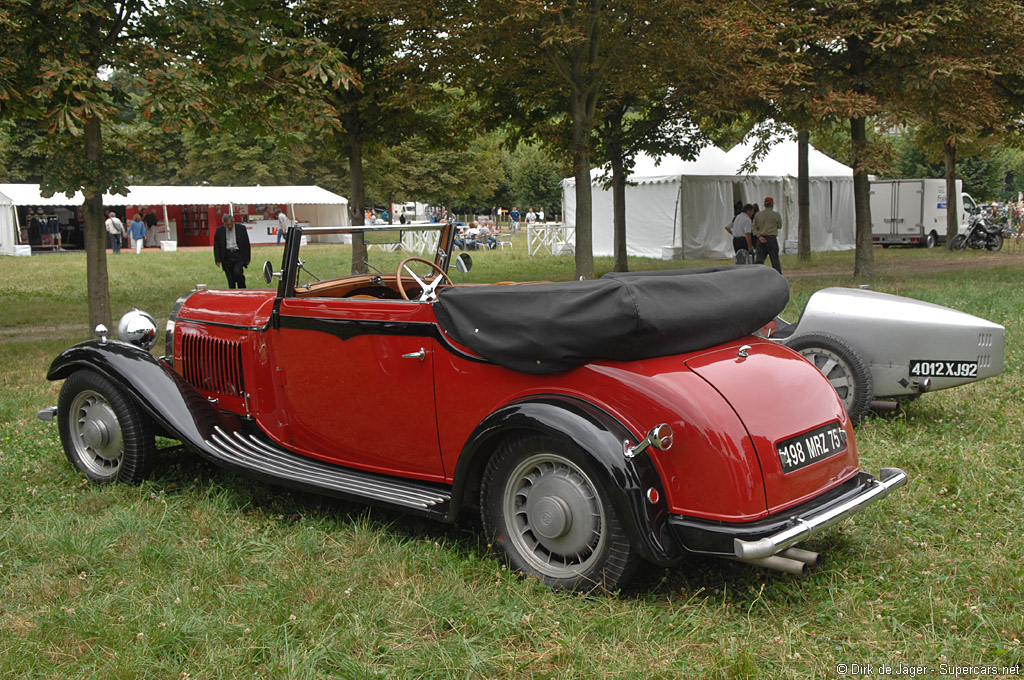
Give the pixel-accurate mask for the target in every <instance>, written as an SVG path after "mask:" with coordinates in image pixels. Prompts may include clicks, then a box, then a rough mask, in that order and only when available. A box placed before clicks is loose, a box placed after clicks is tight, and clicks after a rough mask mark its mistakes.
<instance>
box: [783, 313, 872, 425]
mask: <svg viewBox="0 0 1024 680" xmlns="http://www.w3.org/2000/svg"><path fill="white" fill-rule="evenodd" d="M786 345H787V346H788V347H789V348H790V349H792V350H795V351H797V352H799V353H800V354H802V355H803V356H804V358H805V359H807V360H808V361H810V362H811V363H812V364H814V365H815V367H817V369H818V370H819V371H821V372H822V374H824V376H825V377H826V378H827V379H828V381H829V382H830V383H832V387H833V388H834V389H835V391H836V394H838V395H839V399H840V401H842V402H843V406H844V407H845V408H846V412H847V414H849V416H850V420H851V421H853V424H854V425H856V424H857V423H859V422H860V420H861V418H863V417H864V416H865V415H866V414H867V412H868V409H869V408H871V398H872V393H873V390H874V384H873V382H872V380H871V370H870V368H869V367H868V364H867V362H866V361H864V358H863V357H861V355H860V352H858V351H857V350H855V349H854V348H853V347H851V346H850V344H849V343H848V342H846V341H845V340H843V339H842V338H840V337H839V336H836V335H832V334H831V333H803V334H801V335H797V336H796V337H794V338H793V339H792V340H790V341H789V342H787V343H786Z"/></svg>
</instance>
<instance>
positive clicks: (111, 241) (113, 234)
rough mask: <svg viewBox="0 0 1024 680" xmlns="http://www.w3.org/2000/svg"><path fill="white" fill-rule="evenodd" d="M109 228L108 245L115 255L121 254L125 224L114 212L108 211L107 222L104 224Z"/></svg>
mask: <svg viewBox="0 0 1024 680" xmlns="http://www.w3.org/2000/svg"><path fill="white" fill-rule="evenodd" d="M104 226H106V228H107V244H108V245H109V246H110V249H111V250H113V251H114V255H120V254H121V234H123V233H124V224H122V223H121V219H120V218H119V217H118V216H117V213H115V212H114V211H113V210H108V211H107V221H106V222H105V223H104Z"/></svg>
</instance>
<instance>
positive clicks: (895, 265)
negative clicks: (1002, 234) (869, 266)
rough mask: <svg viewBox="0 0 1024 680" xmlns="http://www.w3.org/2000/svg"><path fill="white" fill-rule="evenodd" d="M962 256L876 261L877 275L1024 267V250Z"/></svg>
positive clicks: (823, 273)
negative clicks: (1020, 251) (1021, 251)
mask: <svg viewBox="0 0 1024 680" xmlns="http://www.w3.org/2000/svg"><path fill="white" fill-rule="evenodd" d="M961 254H962V255H963V257H962V258H953V257H946V258H942V259H935V260H931V259H910V258H893V259H891V260H886V261H879V260H878V259H876V260H875V275H876V276H895V275H897V274H900V275H913V274H937V273H939V272H946V271H958V270H962V269H984V268H987V267H1004V266H1017V267H1024V253H983V254H978V253H961ZM785 275H786V278H787V279H790V280H796V279H815V278H825V277H835V276H852V275H853V263H852V262H851V263H850V266H849V267H843V268H838V267H829V268H818V267H813V266H812V267H811V268H809V269H799V270H796V271H787V272H786V273H785Z"/></svg>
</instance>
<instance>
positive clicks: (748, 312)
mask: <svg viewBox="0 0 1024 680" xmlns="http://www.w3.org/2000/svg"><path fill="white" fill-rule="evenodd" d="M788 300H789V283H788V282H787V281H786V279H785V278H783V277H782V275H780V274H779V273H778V272H776V271H775V270H774V269H772V268H770V267H762V266H734V265H730V266H721V267H703V268H699V269H675V270H668V271H654V272H627V273H612V274H607V275H605V276H603V277H602V278H600V279H598V280H596V281H569V282H564V283H562V282H560V283H536V284H525V285H512V286H451V287H448V288H442V289H440V290H439V293H438V300H437V302H436V303H435V304H434V309H435V312H436V314H437V319H438V321H439V322H440V324H441V327H442V328H443V329H444V331H445V332H446V333H447V334H448V335H449V336H450V337H451V338H452V339H454V340H455V341H456V342H459V343H460V344H462V345H465V346H466V347H468V348H469V349H471V350H473V351H474V352H476V353H477V354H479V355H480V356H481V357H483V358H485V359H487V360H489V361H492V362H494V363H495V364H498V365H499V366H504V367H506V368H510V369H512V370H515V371H522V372H525V373H556V372H558V371H564V370H567V369H570V368H574V367H576V366H579V365H581V364H585V363H587V362H590V361H594V360H597V359H609V360H615V361H631V360H635V359H648V358H651V357H657V356H667V355H672V354H681V353H683V352H692V351H695V350H699V349H703V348H705V347H711V346H713V345H718V344H721V343H723V342H727V341H729V340H735V339H737V338H741V337H743V336H745V335H749V334H750V333H752V332H754V331H756V330H757V329H759V328H761V327H762V326H763V325H765V324H766V323H768V322H769V321H771V320H772V319H774V318H775V316H777V315H778V314H779V313H780V312H781V311H782V310H783V308H784V307H785V306H786V303H787V302H788Z"/></svg>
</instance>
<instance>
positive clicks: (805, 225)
mask: <svg viewBox="0 0 1024 680" xmlns="http://www.w3.org/2000/svg"><path fill="white" fill-rule="evenodd" d="M796 142H797V180H796V185H797V198H796V203H797V209H798V212H799V216H798V222H797V231H796V244H797V245H796V256H797V259H798V260H809V259H811V186H810V185H811V182H810V170H809V163H808V158H807V156H808V149H809V148H810V146H811V143H810V133H808V132H807V131H806V130H801V131H800V132H798V133H797V134H796Z"/></svg>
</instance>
